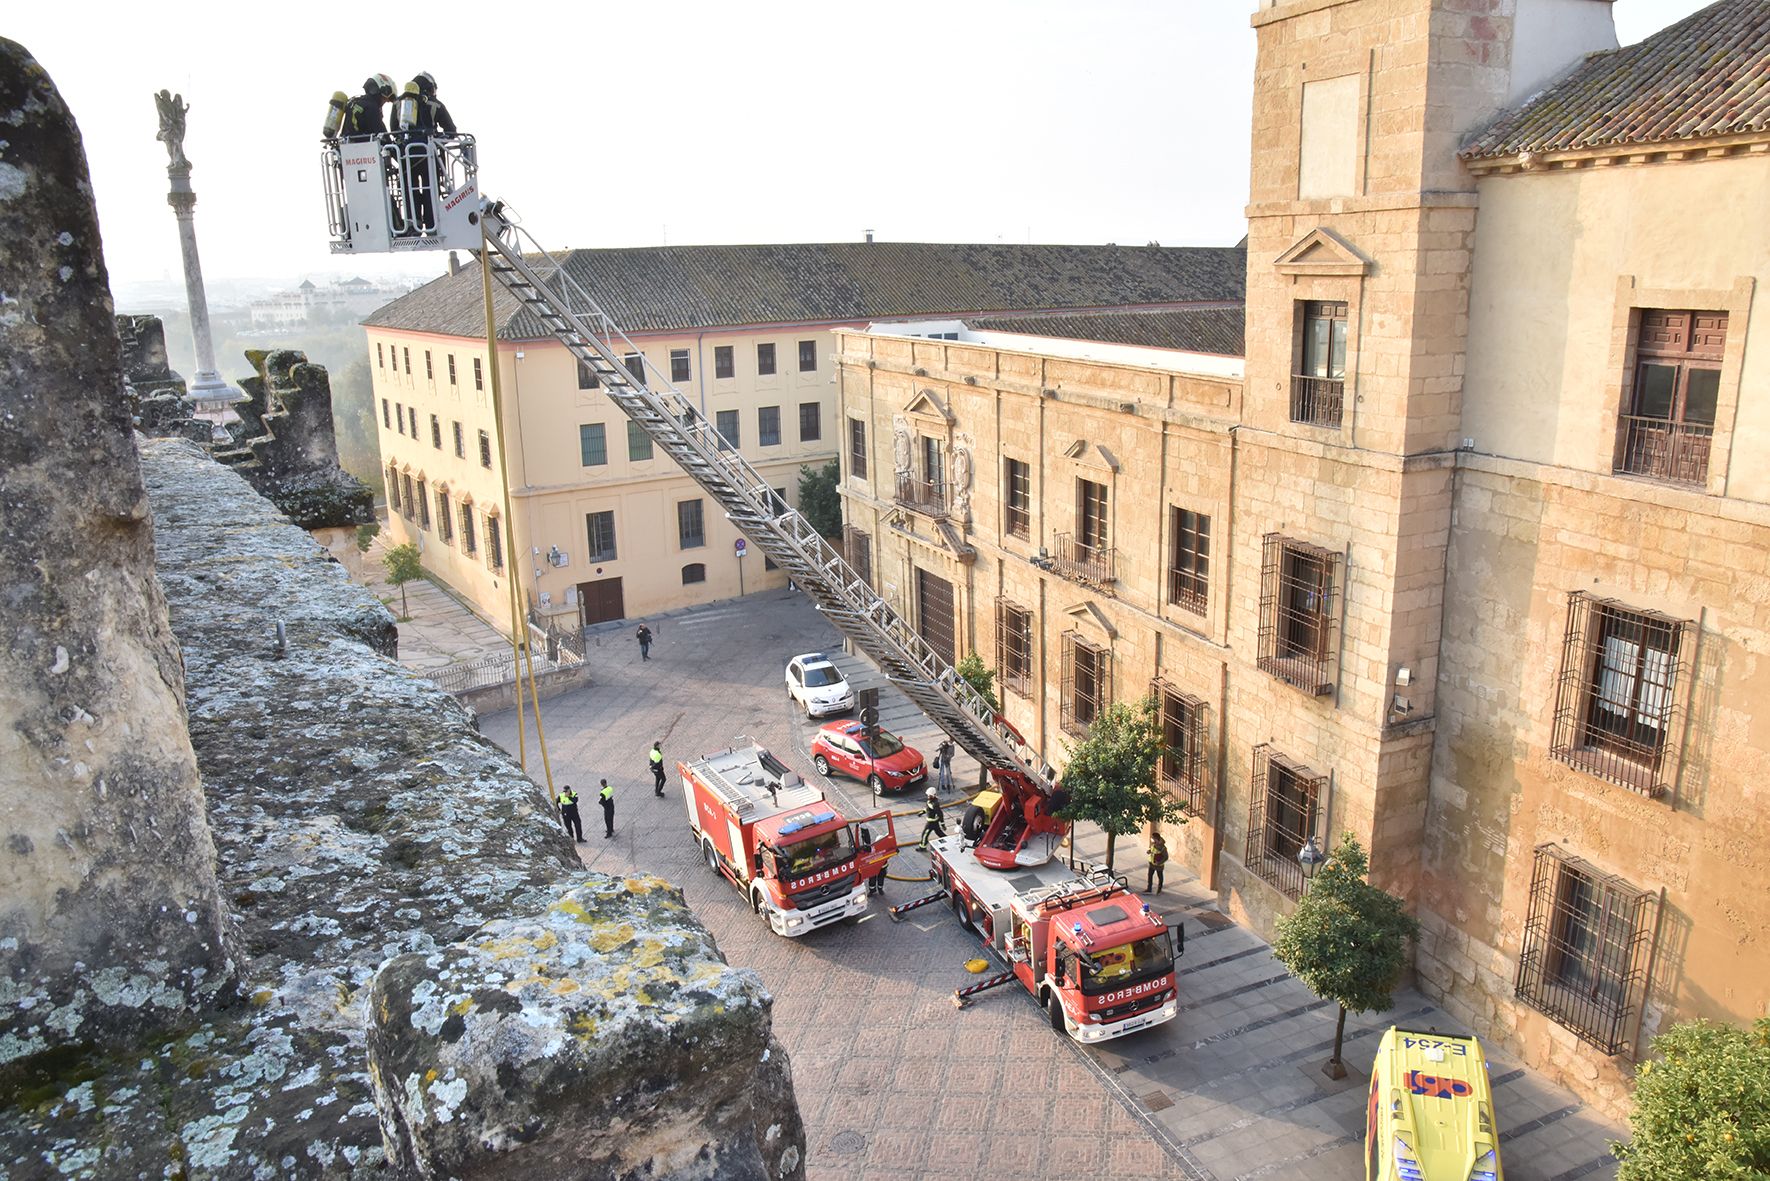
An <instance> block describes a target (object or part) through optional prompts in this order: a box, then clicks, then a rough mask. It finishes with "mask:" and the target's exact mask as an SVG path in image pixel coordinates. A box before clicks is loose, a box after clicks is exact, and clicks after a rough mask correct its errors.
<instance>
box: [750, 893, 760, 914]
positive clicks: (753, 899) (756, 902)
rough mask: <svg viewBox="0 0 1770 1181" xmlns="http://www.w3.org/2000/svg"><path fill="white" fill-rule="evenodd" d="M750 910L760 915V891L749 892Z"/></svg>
mask: <svg viewBox="0 0 1770 1181" xmlns="http://www.w3.org/2000/svg"><path fill="white" fill-rule="evenodd" d="M750 909H751V910H752V911H754V912H755V913H757V914H761V913H762V891H760V890H751V891H750Z"/></svg>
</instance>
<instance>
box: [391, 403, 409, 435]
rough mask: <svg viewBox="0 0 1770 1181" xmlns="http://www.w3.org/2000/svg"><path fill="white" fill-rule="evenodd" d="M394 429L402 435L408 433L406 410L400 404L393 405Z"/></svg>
mask: <svg viewBox="0 0 1770 1181" xmlns="http://www.w3.org/2000/svg"><path fill="white" fill-rule="evenodd" d="M393 429H394V430H396V431H398V432H399V433H400V434H402V435H403V434H405V433H406V408H405V406H404V405H402V404H401V403H399V402H395V403H394V404H393Z"/></svg>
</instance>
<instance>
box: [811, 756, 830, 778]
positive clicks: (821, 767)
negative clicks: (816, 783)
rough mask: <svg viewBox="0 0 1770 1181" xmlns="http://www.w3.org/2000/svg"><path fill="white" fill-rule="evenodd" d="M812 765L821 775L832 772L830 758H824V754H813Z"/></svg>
mask: <svg viewBox="0 0 1770 1181" xmlns="http://www.w3.org/2000/svg"><path fill="white" fill-rule="evenodd" d="M811 765H812V766H813V767H816V768H817V773H818V774H819V775H828V774H829V773H830V760H828V759H826V758H824V757H823V756H822V755H813V756H812V758H811Z"/></svg>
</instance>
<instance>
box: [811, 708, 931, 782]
mask: <svg viewBox="0 0 1770 1181" xmlns="http://www.w3.org/2000/svg"><path fill="white" fill-rule="evenodd" d="M811 761H812V763H813V765H815V766H816V767H817V773H818V774H819V775H846V776H848V778H850V779H858V780H860V781H861V782H862V783H864V784H866V785H867V786H868V787H870V788H872V790H873V791H874V792H894V791H903V790H904V789H905V788H910V787H915V786H917V785H918V784H921V783H923V782H925V781H926V780H927V779H928V767H927V765H926V764H925V763H924V762H923V761H922V752H921V751H919V750H917V749H916V748H915V747H913V746H905V745H904V742H903V740H902V739H901V738H899V737H898V736H897V735H895V734H893V733H891V732H890V731H889V730H878V731H876V733H875V735H874V736H873V737H872V738H868V737H867V728H866V726H864V725H862V724H861V723H860V722H830V723H828V724H826V725H825V726H824V727H823V728H822V729H820V730H819V731H818V732H817V737H815V738H813V739H812V740H811Z"/></svg>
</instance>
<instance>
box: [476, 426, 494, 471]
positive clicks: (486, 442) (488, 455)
mask: <svg viewBox="0 0 1770 1181" xmlns="http://www.w3.org/2000/svg"><path fill="white" fill-rule="evenodd" d="M479 466H480V467H491V466H492V437H491V436H490V435H488V434H486V433H485V432H484V431H481V432H479Z"/></svg>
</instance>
